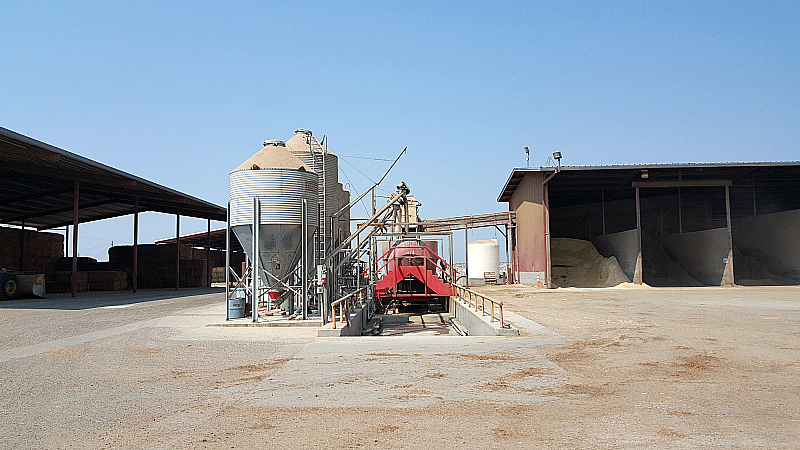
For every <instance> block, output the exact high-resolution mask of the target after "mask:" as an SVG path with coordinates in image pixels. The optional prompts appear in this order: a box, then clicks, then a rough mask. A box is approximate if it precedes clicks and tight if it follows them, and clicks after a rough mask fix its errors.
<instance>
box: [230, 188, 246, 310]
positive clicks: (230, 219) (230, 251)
mask: <svg viewBox="0 0 800 450" xmlns="http://www.w3.org/2000/svg"><path fill="white" fill-rule="evenodd" d="M227 212H228V219H227V221H226V222H225V320H231V310H230V308H228V299H230V298H231V291H230V289H231V202H228V211H227ZM242 276H244V271H242Z"/></svg>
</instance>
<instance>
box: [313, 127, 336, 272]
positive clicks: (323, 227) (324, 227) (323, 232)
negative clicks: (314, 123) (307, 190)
mask: <svg viewBox="0 0 800 450" xmlns="http://www.w3.org/2000/svg"><path fill="white" fill-rule="evenodd" d="M325 138H326V136H323V137H322V142H325ZM308 148H309V150H310V151H311V160H312V161H316V158H314V152H319V153H322V211H321V214H320V215H319V217H318V218H317V219H318V221H319V224H318V225H317V226H318V230H320V232H319V240H320V246H319V249H318V253H319V254H318V259H319V260H320V261H321V260H322V259H324V258H325V255H326V253H327V249H328V243H329V241H332V240H333V236H332V235H331V236H329V238H330V239H326V237H328V232H329V230H328V224H327V223H325V212H326V208H327V205H328V203H327V202H328V197H327V192H326V189H325V188H326V187H327V186H326V184H327V183H326V181H327V170H326V169H327V168H326V166H325V156H326V155H327V153H328V152H327V151H326V150H325V147H323V146H322V144H320V142H319V141H318V140H317V138H316V137H315V136H314V135H313V134H311V135H309V136H308ZM313 169H314V170H316V167H314V168H313Z"/></svg>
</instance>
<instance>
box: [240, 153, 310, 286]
mask: <svg viewBox="0 0 800 450" xmlns="http://www.w3.org/2000/svg"><path fill="white" fill-rule="evenodd" d="M254 198H258V199H259V200H260V202H261V217H260V219H261V220H260V223H261V227H260V228H259V241H260V244H259V245H260V251H259V252H260V255H259V257H260V260H259V261H260V265H261V267H262V268H264V269H265V270H267V271H268V272H269V273H271V274H272V275H274V276H276V277H278V278H283V277H284V276H285V275H287V274H288V273H289V271H291V270H292V269H293V268H294V267H295V265H296V264H297V262H298V261H299V260H300V244H301V240H302V226H301V225H302V214H303V199H305V200H306V201H307V202H308V224H309V226H308V234H309V236H311V235H313V233H314V231H315V230H316V224H317V208H316V202H317V199H318V192H317V175H316V174H315V173H314V172H313V171H312V170H311V169H310V168H309V167H308V166H306V165H305V164H303V162H302V161H300V160H299V159H298V158H297V157H295V156H294V155H292V153H291V152H289V151H288V150H287V148H286V144H285V143H284V142H283V141H277V140H276V141H266V142H264V148H262V149H261V150H259V151H258V153H256V154H255V155H253V156H252V157H250V158H249V159H248V160H247V161H245V162H244V163H242V164H241V165H240V166H239V167H237V168H236V169H234V170H233V171H232V172H231V173H230V202H231V206H230V212H231V228H232V230H233V232H234V234H235V235H236V238H237V239H239V242H240V243H241V244H242V247H243V248H244V250H245V252H246V253H247V256H248V257H249V258H251V259H252V258H253V255H252V251H253V199H254ZM311 247H313V246H311ZM260 278H261V281H262V283H263V284H262V285H263V286H267V287H273V286H277V283H276V282H275V280H273V279H271V278H268V277H266V276H265V275H264V274H261V277H260Z"/></svg>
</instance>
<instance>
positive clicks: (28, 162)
mask: <svg viewBox="0 0 800 450" xmlns="http://www.w3.org/2000/svg"><path fill="white" fill-rule="evenodd" d="M75 181H78V182H79V187H80V189H79V196H80V198H79V209H80V212H79V221H80V222H81V223H84V222H91V221H95V220H101V219H108V218H111V217H117V216H124V215H127V214H133V213H134V198H135V197H136V196H138V198H139V211H140V212H144V211H158V212H163V213H169V214H175V213H176V212H177V210H178V208H180V214H181V215H182V216H188V217H197V218H201V219H212V220H219V221H223V222H224V221H226V220H227V212H226V210H225V208H223V207H221V206H218V205H215V204H213V203H210V202H207V201H205V200H201V199H199V198H196V197H192V196H190V195H187V194H184V193H182V192H179V191H176V190H174V189H170V188H168V187H165V186H162V185H160V184H157V183H153V182H152V181H148V180H145V179H144V178H140V177H137V176H135V175H131V174H129V173H127V172H123V171H121V170H119V169H115V168H113V167H110V166H107V165H105V164H101V163H99V162H97V161H93V160H91V159H88V158H84V157H82V156H80V155H76V154H74V153H70V152H68V151H66V150H63V149H60V148H58V147H54V146H52V145H49V144H45V143H44V142H40V141H37V140H35V139H33V138H30V137H28V136H24V135H22V134H19V133H16V132H14V131H11V130H8V129H5V128H2V127H0V223H4V224H11V225H22V224H23V222H24V224H25V226H30V227H35V228H38V229H40V230H42V229H49V228H55V227H59V226H64V225H69V224H71V223H72V219H73V217H72V215H73V196H74V182H75Z"/></svg>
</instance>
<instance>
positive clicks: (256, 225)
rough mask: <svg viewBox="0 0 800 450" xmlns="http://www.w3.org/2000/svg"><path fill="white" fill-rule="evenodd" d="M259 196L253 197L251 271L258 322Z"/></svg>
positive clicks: (254, 313)
mask: <svg viewBox="0 0 800 450" xmlns="http://www.w3.org/2000/svg"><path fill="white" fill-rule="evenodd" d="M259 209H260V208H259V202H258V198H256V197H253V258H252V266H253V270H252V271H251V273H252V275H251V278H252V283H251V287H252V296H253V322H258V281H259V275H260V270H259V265H260V262H261V257H260V256H259V250H260V249H259V242H258V240H259V238H260V236H259V234H260V233H259V228H261V214H260V213H261V211H259Z"/></svg>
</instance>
